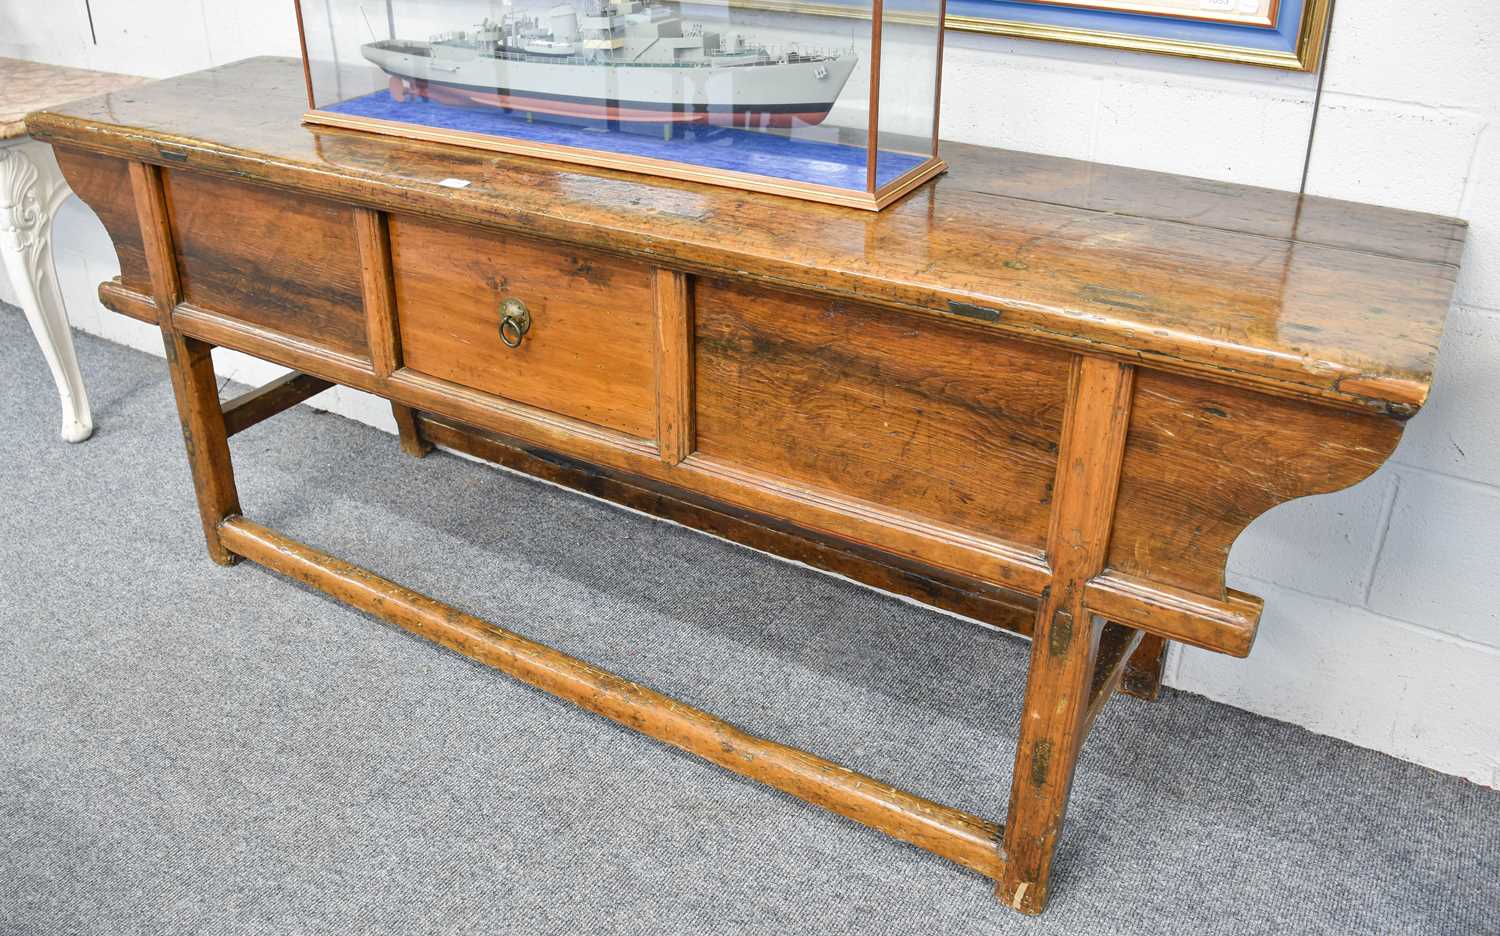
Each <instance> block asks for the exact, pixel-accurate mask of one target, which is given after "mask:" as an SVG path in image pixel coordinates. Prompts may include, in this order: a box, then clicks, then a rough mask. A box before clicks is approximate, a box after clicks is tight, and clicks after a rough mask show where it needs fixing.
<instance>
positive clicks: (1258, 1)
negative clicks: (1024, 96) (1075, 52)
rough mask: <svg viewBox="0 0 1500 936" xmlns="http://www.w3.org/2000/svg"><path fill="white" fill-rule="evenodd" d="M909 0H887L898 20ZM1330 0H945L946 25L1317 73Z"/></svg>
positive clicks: (823, 5) (807, 7) (843, 6)
mask: <svg viewBox="0 0 1500 936" xmlns="http://www.w3.org/2000/svg"><path fill="white" fill-rule="evenodd" d="M908 2H909V0H884V6H885V16H886V19H887V21H889V22H893V23H899V22H901V17H902V6H903V5H905V4H906V3H908ZM736 5H738V6H743V7H749V8H754V9H762V10H785V11H792V12H797V13H821V14H824V15H829V16H852V15H857V10H858V5H857V4H855V3H853V2H851V0H738V3H737V4H736ZM1332 6H1333V0H947V25H948V28H949V29H959V30H964V31H967V32H979V33H991V34H994V35H1000V36H1017V37H1020V38H1024V39H1045V40H1048V41H1052V42H1072V43H1078V44H1082V45H1092V46H1102V47H1105V48H1111V49H1131V50H1134V51H1137V52H1155V53H1158V54H1161V55H1180V56H1187V57H1190V58H1199V59H1209V60H1212V61H1218V62H1236V63H1239V64H1244V65H1262V66H1266V67H1270V68H1285V69H1289V70H1292V71H1307V72H1310V71H1316V70H1317V67H1318V62H1319V59H1320V57H1321V54H1322V50H1323V42H1324V37H1325V36H1326V34H1327V30H1328V17H1329V13H1330V10H1331V8H1332Z"/></svg>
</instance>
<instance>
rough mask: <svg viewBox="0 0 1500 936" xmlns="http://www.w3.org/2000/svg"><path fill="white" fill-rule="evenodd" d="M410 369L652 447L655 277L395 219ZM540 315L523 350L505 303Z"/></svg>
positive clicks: (585, 255) (606, 262) (554, 249)
mask: <svg viewBox="0 0 1500 936" xmlns="http://www.w3.org/2000/svg"><path fill="white" fill-rule="evenodd" d="M390 232H391V259H392V268H393V271H394V276H395V289H396V315H397V318H398V320H399V322H400V330H401V356H402V363H403V364H404V365H405V366H406V367H408V368H410V369H412V370H417V371H421V372H422V373H424V374H430V375H432V376H434V377H441V378H443V379H444V380H451V381H453V382H454V383H459V384H463V385H464V386H466V387H472V388H474V389H476V390H483V391H485V392H487V393H493V394H495V395H496V396H501V397H504V398H506V399H508V400H514V401H516V402H518V403H525V404H528V405H530V406H535V407H538V408H540V409H545V410H547V411H549V412H553V413H559V414H561V415H564V416H571V417H573V418H575V419H581V420H584V421H585V422H590V423H593V424H594V425H597V426H604V427H606V428H609V429H616V430H619V431H620V432H625V433H628V434H630V435H633V436H637V437H639V438H643V439H653V438H655V437H656V382H655V381H656V376H655V374H656V371H655V363H654V362H655V359H654V353H655V351H654V344H653V341H654V335H655V329H656V322H655V313H654V309H655V305H654V302H655V297H654V293H653V290H652V278H651V271H650V269H649V268H648V267H646V266H644V265H639V264H631V263H625V262H622V261H619V260H615V259H613V258H610V257H606V256H604V255H601V254H595V253H590V252H587V251H577V250H572V249H569V248H567V247H564V246H560V245H547V244H542V243H539V242H536V241H531V240H527V239H525V238H519V237H513V236H501V235H497V234H492V233H489V232H485V231H480V230H478V229H474V228H465V227H460V226H457V225H447V224H437V223H433V222H429V221H423V220H419V219H415V218H407V217H399V216H395V217H392V218H391V222H390ZM507 299H519V300H520V301H521V302H522V303H524V304H525V305H526V308H527V310H528V311H529V312H530V314H531V319H532V324H531V330H530V331H529V332H527V333H526V335H525V337H524V338H523V339H522V340H521V345H520V347H517V348H511V347H507V346H506V345H505V343H504V342H502V341H501V340H500V304H501V303H502V302H504V301H505V300H507Z"/></svg>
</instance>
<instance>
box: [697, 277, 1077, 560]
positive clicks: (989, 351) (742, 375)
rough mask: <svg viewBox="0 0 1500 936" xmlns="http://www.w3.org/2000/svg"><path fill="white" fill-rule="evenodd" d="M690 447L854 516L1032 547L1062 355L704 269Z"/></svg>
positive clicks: (1043, 508)
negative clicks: (881, 515)
mask: <svg viewBox="0 0 1500 936" xmlns="http://www.w3.org/2000/svg"><path fill="white" fill-rule="evenodd" d="M695 302H696V309H697V311H696V322H697V324H696V350H695V369H696V374H697V386H696V400H697V442H698V454H699V455H700V456H702V457H704V458H708V459H712V460H713V461H714V462H717V463H720V464H725V465H732V466H736V467H738V468H739V469H741V470H743V471H745V472H749V473H753V474H756V475H760V476H764V477H767V478H768V479H770V480H773V481H775V482H779V483H780V484H781V485H785V486H790V487H792V488H794V489H797V490H800V491H805V492H808V494H809V495H811V497H813V498H815V499H818V500H820V501H822V502H823V503H825V504H828V503H838V502H842V503H843V504H845V505H846V506H845V507H843V508H840V509H843V510H845V511H846V512H849V513H850V514H851V516H854V515H862V514H864V513H865V511H862V510H860V509H859V506H858V505H859V504H864V505H878V506H879V508H880V509H881V511H882V512H885V513H888V514H895V515H898V516H900V517H902V518H905V519H906V520H908V521H917V525H919V526H920V525H929V526H937V527H942V528H946V529H948V530H957V531H963V532H967V533H972V534H977V535H980V536H985V537H993V538H998V539H1002V540H1005V541H1006V542H1009V543H1012V544H1015V545H1017V546H1022V547H1025V548H1028V549H1031V550H1039V549H1040V548H1041V547H1042V546H1043V545H1044V544H1045V542H1046V534H1047V518H1048V511H1049V507H1050V502H1051V497H1052V484H1053V477H1054V475H1055V474H1056V471H1057V441H1058V438H1059V435H1060V432H1061V423H1062V415H1063V409H1064V405H1065V401H1066V398H1067V388H1068V376H1069V369H1070V358H1069V356H1068V355H1067V354H1065V353H1063V352H1060V351H1054V350H1051V349H1048V348H1045V347H1042V346H1041V345H1035V344H1029V343H1026V342H1022V341H1016V340H1014V339H1011V338H1008V337H1006V336H1003V335H999V334H996V333H994V332H992V331H987V330H985V329H983V328H981V327H977V326H968V325H963V324H959V323H954V322H949V321H945V320H938V319H933V318H928V317H924V316H916V315H902V314H900V313H897V312H892V311H889V310H883V309H876V308H872V307H868V306H862V305H858V304H855V303H845V302H833V301H829V300H823V299H817V298H813V297H808V296H796V295H793V294H789V293H779V292H773V291H771V290H766V289H762V288H755V289H749V288H746V287H743V286H739V285H735V284H731V283H726V282H718V281H713V280H704V281H700V282H699V284H698V287H697V290H696V293H695Z"/></svg>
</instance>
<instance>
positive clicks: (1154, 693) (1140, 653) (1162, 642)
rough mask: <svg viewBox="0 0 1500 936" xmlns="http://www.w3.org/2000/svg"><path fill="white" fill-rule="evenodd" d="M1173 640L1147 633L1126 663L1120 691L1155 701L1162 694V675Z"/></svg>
mask: <svg viewBox="0 0 1500 936" xmlns="http://www.w3.org/2000/svg"><path fill="white" fill-rule="evenodd" d="M1171 645H1172V642H1171V641H1169V640H1167V639H1166V638H1165V637H1158V636H1156V635H1155V634H1147V635H1146V636H1145V637H1144V638H1142V640H1141V645H1140V646H1139V647H1136V649H1135V653H1133V654H1131V657H1130V662H1129V663H1127V664H1126V665H1125V676H1124V678H1123V679H1121V680H1120V691H1121V692H1123V693H1125V694H1126V695H1131V696H1135V697H1136V698H1137V699H1145V700H1146V701H1148V702H1155V701H1156V699H1157V698H1158V697H1159V696H1160V695H1161V675H1162V671H1163V669H1164V668H1165V667H1166V664H1167V648H1168V647H1170V646H1171Z"/></svg>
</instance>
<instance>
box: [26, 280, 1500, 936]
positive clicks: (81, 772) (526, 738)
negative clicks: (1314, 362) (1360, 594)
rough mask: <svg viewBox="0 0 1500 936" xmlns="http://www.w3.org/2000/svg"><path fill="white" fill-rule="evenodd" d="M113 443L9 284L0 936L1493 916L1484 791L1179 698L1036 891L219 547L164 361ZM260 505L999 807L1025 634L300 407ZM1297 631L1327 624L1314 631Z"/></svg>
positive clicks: (784, 724)
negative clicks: (1021, 891)
mask: <svg viewBox="0 0 1500 936" xmlns="http://www.w3.org/2000/svg"><path fill="white" fill-rule="evenodd" d="M79 354H80V357H81V360H82V364H83V369H84V372H85V374H86V375H87V378H88V384H89V392H90V393H91V394H92V396H93V401H94V405H95V412H96V420H97V423H98V430H97V433H96V434H95V436H94V438H93V439H91V440H90V441H88V442H86V443H84V444H82V445H67V444H65V443H63V442H61V441H60V440H59V439H58V437H57V425H56V424H57V413H56V400H55V398H54V396H53V389H52V385H51V382H50V380H49V379H48V377H47V374H46V371H45V367H44V365H43V363H42V359H41V356H40V354H39V353H38V351H37V349H36V348H35V346H34V345H33V344H32V340H31V337H30V335H29V333H28V332H27V330H26V327H25V323H24V321H23V320H22V318H21V317H20V315H19V313H18V312H16V311H15V310H14V309H9V308H0V374H3V375H4V376H3V378H0V380H3V397H0V398H3V400H4V404H5V407H6V414H5V418H4V419H3V421H0V453H3V454H0V933H5V934H49V936H50V934H60V933H75V932H76V933H107V934H127V933H502V932H511V933H641V934H672V933H734V934H754V933H778V934H781V933H859V934H885V933H890V934H911V933H944V934H947V933H955V934H957V933H1019V932H1035V933H1070V934H1094V933H1097V934H1137V933H1139V934H1159V933H1195V934H1198V933H1202V934H1212V933H1226V934H1227V933H1233V934H1242V933H1380V934H1388V933H1389V934H1394V933H1413V934H1416V933H1421V934H1432V933H1455V934H1460V933H1461V934H1471V933H1496V932H1500V794H1497V793H1495V792H1494V791H1489V790H1485V789H1482V788H1479V787H1476V786H1473V785H1471V784H1469V783H1466V782H1464V781H1461V780H1457V779H1453V778H1450V777H1445V776H1441V775H1439V774H1436V773H1433V772H1431V771H1427V770H1424V769H1422V768H1420V767H1416V766H1413V765H1410V764H1406V763H1402V762H1400V761H1397V760H1394V759H1392V758H1389V757H1386V756H1383V755H1381V754H1376V753H1372V752H1370V751H1365V750H1361V749H1358V748H1355V747H1351V746H1349V745H1346V744H1343V743H1340V742H1337V741H1332V740H1329V739H1327V738H1322V737H1317V736H1314V735H1312V734H1310V733H1308V732H1306V731H1304V730H1302V729H1299V728H1296V727H1292V726H1289V725H1286V724H1281V723H1278V722H1274V721H1269V720H1267V719H1264V718H1258V717H1256V716H1253V715H1250V714H1247V713H1245V712H1241V711H1237V710H1235V709H1232V708H1227V707H1225V706H1221V705H1218V704H1215V703H1212V702H1209V701H1207V700H1205V699H1202V698H1199V697H1196V696H1193V695H1189V694H1185V693H1178V692H1171V691H1168V692H1167V693H1166V694H1165V697H1164V698H1163V699H1162V700H1161V701H1160V702H1158V703H1156V704H1148V703H1142V702H1138V701H1135V700H1132V699H1119V700H1116V701H1115V702H1114V703H1112V704H1111V705H1110V706H1109V707H1108V708H1107V709H1106V710H1105V712H1104V714H1103V715H1102V717H1101V718H1100V720H1099V723H1098V725H1097V726H1096V728H1095V729H1094V733H1093V736H1092V737H1091V739H1090V741H1089V743H1088V746H1087V749H1086V751H1085V753H1084V755H1083V764H1082V768H1081V773H1080V776H1079V779H1078V782H1077V785H1076V787H1075V789H1074V793H1073V800H1072V808H1071V810H1070V813H1069V817H1068V824H1069V827H1068V829H1067V833H1066V835H1065V836H1064V838H1063V843H1062V846H1061V849H1060V856H1059V865H1058V869H1057V874H1056V878H1055V881H1056V884H1055V897H1054V900H1053V904H1052V908H1051V910H1050V911H1049V912H1048V914H1047V915H1046V916H1044V917H1042V918H1040V919H1027V918H1023V917H1020V916H1018V915H1015V914H1012V913H1010V912H1009V911H1006V910H1004V909H1002V908H1000V907H999V906H997V905H996V904H995V903H994V902H993V900H992V898H991V896H990V889H989V887H988V886H987V885H986V882H985V881H983V880H982V879H980V878H979V877H977V876H975V875H972V874H968V873H966V872H964V871H961V870H960V869H958V868H957V867H955V866H952V865H949V864H947V863H946V862H944V861H941V860H939V859H936V858H933V857H931V856H929V855H927V854H925V853H923V852H921V851H918V850H916V849H913V848H909V847H907V846H904V845H901V844H899V843H895V842H892V841H890V840H888V839H886V838H884V837H882V836H880V835H878V834H876V833H873V832H870V831H868V830H866V829H863V828H862V827H860V826H858V825H855V824H853V823H850V822H847V821H844V820H842V819H839V818H836V817H833V816H831V815H829V814H827V813H824V812H821V811H819V810H817V809H814V808H812V807H808V806H805V805H803V804H801V803H800V802H798V801H796V800H794V799H791V798H789V797H786V796H783V795H781V794H779V793H776V792H773V791H770V790H768V789H766V788H763V787H760V786H758V785H755V784H752V783H749V782H746V781H742V780H740V779H738V778H736V777H734V776H732V775H730V774H728V773H726V772H724V771H721V770H719V769H717V768H714V767H712V766H709V765H706V764H704V763H702V762H700V761H697V760H695V759H694V758H692V757H689V756H687V755H684V754H681V753H679V752H676V751H674V750H672V749H670V748H668V747H665V746H663V745H660V744H657V743H655V742H652V741H650V740H647V739H644V738H642V737H640V736H638V735H635V734H633V733H631V732H629V731H626V730H624V729H621V728H618V727H616V726H615V725H613V724H612V723H609V722H607V721H605V720H603V719H600V718H597V717H595V716H592V715H588V714H586V713H583V712H580V711H579V710H577V709H574V708H572V707H570V706H568V705H566V704H565V703H562V702H559V701H557V700H555V699H553V698H551V697H550V696H547V695H545V694H543V693H541V692H537V691H534V690H531V689H528V688H525V687H523V686H521V685H519V684H517V683H515V682H512V681H510V680H509V679H507V678H505V677H504V676H501V675H500V674H498V673H495V672H493V671H490V670H487V669H484V668H483V667H480V666H478V665H475V664H473V663H471V662H469V661H467V660H465V659H463V658H461V657H459V656H456V655H454V654H452V653H449V652H446V651H444V650H441V649H439V648H436V647H434V646H432V645H430V644H427V643H425V642H423V641H421V640H420V639H417V638H415V637H412V636H410V635H407V634H406V633H404V632H402V631H399V630H397V629H394V628H392V627H389V626H386V625H383V624H381V623H379V622H377V621H374V620H372V619H369V618H366V617H363V616H361V615H359V614H357V613H354V612H352V611H349V610H346V609H345V608H343V607H341V606H339V605H338V604H336V603H334V602H332V601H330V600H328V599H325V598H323V597H321V596H320V595H318V594H316V593H314V592H312V591H309V590H306V589H303V588H300V587H297V586H294V585H292V584H290V583H289V582H287V581H285V580H282V579H279V578H278V577H276V576H275V575H273V574H272V573H269V572H266V571H264V570H261V569H258V568H256V567H254V566H251V565H242V566H239V567H237V568H233V569H224V568H220V567H218V566H215V565H213V564H212V563H210V562H209V561H208V559H207V558H206V556H205V554H204V550H203V544H202V541H201V539H200V532H199V528H198V523H197V520H196V514H195V508H194V501H193V496H192V493H191V489H190V487H189V480H188V473H187V470H186V467H185V464H184V460H183V457H182V452H181V440H180V437H179V435H178V430H177V426H176V420H175V416H174V415H173V411H172V400H171V391H170V389H169V387H168V384H167V380H166V373H165V365H164V364H163V362H161V361H160V360H158V359H155V358H152V357H149V356H147V355H144V354H141V353H138V352H134V351H130V350H126V349H124V348H121V347H118V346H115V345H111V344H108V343H106V342H102V341H99V340H96V339H92V338H89V337H86V336H80V338H79ZM233 448H234V456H235V459H236V463H237V468H238V470H239V478H240V491H241V498H242V501H243V504H244V506H245V509H246V513H247V515H249V516H251V517H253V518H255V519H258V520H260V521H262V522H265V523H269V524H272V525H274V526H277V527H279V528H283V529H285V530H287V531H288V532H290V533H291V534H292V535H294V536H297V537H299V538H301V539H303V540H305V541H307V542H310V543H313V544H315V545H318V546H321V547H323V548H326V549H329V550H330V551H332V552H334V553H335V554H336V555H339V556H341V557H344V558H348V559H351V560H353V561H356V562H360V563H363V564H366V565H368V566H370V567H372V568H374V569H375V570H377V571H379V572H381V573H383V574H385V575H387V576H389V577H391V578H394V579H396V580H397V581H400V582H403V583H405V584H408V585H411V586H413V587H415V588H418V589H421V590H425V591H427V592H429V593H431V594H434V595H436V596H439V597H442V598H444V599H446V600H449V601H451V602H453V603H455V604H457V605H459V606H461V607H463V608H465V609H468V610H472V611H474V612H476V613H479V614H482V615H485V616H487V617H489V618H490V619H491V620H494V621H496V622H497V623H499V624H501V625H503V626H506V627H510V628H513V629H516V630H519V631H522V632H524V633H526V634H528V635H531V636H534V637H537V638H539V639H541V640H543V641H545V642H548V643H551V644H553V645H555V646H558V647H561V648H563V649H565V650H567V651H569V652H572V653H574V654H576V655H579V656H582V657H584V658H585V659H588V660H590V661H593V662H595V663H598V664H600V665H602V666H605V667H607V668H610V669H613V670H615V671H617V672H620V673H622V674H624V675H627V676H630V677H633V678H636V679H639V680H642V681H644V682H646V683H648V684H650V685H652V686H654V687H656V688H658V689H661V690H663V691H665V692H668V693H671V694H674V695H676V696H678V697H680V698H682V699H685V700H687V701H689V702H691V703H693V704H695V705H698V706H700V707H703V708H706V709H708V710H709V711H712V712H715V713H717V714H720V715H723V716H725V717H728V718H730V719H731V720H733V721H735V722H737V723H739V724H741V725H742V726H745V727H747V728H748V729H750V730H752V731H755V732H758V733H761V734H764V735H769V736H772V737H776V738H778V739H782V740H786V741H789V742H791V743H794V744H798V745H801V746H803V747H806V748H808V749H810V750H812V751H815V752H817V753H819V754H822V755H824V756H827V757H831V758H833V759H835V760H838V761H840V762H843V763H846V764H849V765H851V766H854V767H856V768H859V769H861V770H864V771H866V772H868V773H871V774H874V775H875V776H878V777H881V778H883V779H886V780H889V781H891V782H894V783H896V784H898V785H902V786H905V787H907V788H909V789H913V790H915V791H918V792H920V793H922V794H925V795H927V796H930V797H933V798H935V799H939V800H942V801H944V802H948V803H952V804H954V805H957V806H960V807H963V808H965V809H968V810H970V811H973V812H977V813H980V814H982V815H987V816H991V817H995V818H1001V817H1002V816H1003V813H1004V804H1005V797H1006V791H1007V789H1008V783H1009V773H1010V762H1011V757H1012V754H1013V752H1014V746H1015V738H1014V731H1015V725H1016V719H1017V711H1018V704H1019V700H1020V695H1021V686H1022V683H1023V677H1024V673H1025V663H1026V645H1025V644H1024V643H1023V642H1021V641H1019V640H1016V639H1014V638H1010V637H1007V636H1004V635H999V634H995V633H991V632H988V631H985V630H983V629H980V628H978V627H977V626H971V625H967V624H965V623H963V622H959V621H955V620H953V619H950V618H947V617H943V616H940V615H937V614H932V613H928V612H926V611H924V610H922V609H918V608H915V607H912V606H909V605H906V604H903V603H901V602H898V601H895V600H892V599H889V598H886V597H884V596H881V595H878V594H875V593H872V592H869V591H866V590H864V589H861V588H859V587H856V586H853V585H850V584H847V583H845V582H842V581H838V580H834V579H831V578H827V577H824V576H821V575H818V574H816V573H813V572H810V571H807V570H805V569H801V568H798V567H794V566H790V565H787V564H784V563H780V562H777V561H775V560H773V559H770V558H767V557H765V556H761V555H759V554H756V553H753V552H750V551H748V550H745V549H741V548H738V547H736V546H732V545H729V544H725V543H722V542H719V541H716V540H713V539H710V538H708V537H705V536H701V535H699V534H696V533H693V532H690V531H687V530H683V529H680V528H676V527H673V526H670V525H667V524H663V523H658V522H656V521H653V520H650V519H647V518H644V517H641V516H637V515H634V514H630V513H627V512H623V511H620V510H618V509H615V508H612V507H610V506H607V505H603V504H600V503H596V502H592V501H589V500H587V499H584V498H581V497H579V496H576V495H572V494H569V493H566V492H562V491H559V490H556V489H554V488H551V487H548V486H546V485H542V484H539V483H536V482H533V481H529V480H526V479H522V478H518V477H515V476H512V475H509V474H506V473H503V472H499V471H495V470H492V469H489V468H487V467H484V466H481V465H476V464H473V463H470V462H466V461H464V460H462V459H459V458H456V457H453V456H450V455H445V454H436V455H433V456H431V457H429V458H427V459H425V460H423V461H416V460H413V459H409V458H406V457H404V456H402V455H401V454H400V452H399V450H398V449H397V446H396V443H395V441H394V439H392V438H391V437H389V436H386V435H383V434H381V433H379V432H376V431H375V430H372V429H369V428H367V427H364V426H361V425H358V424H356V423H353V422H350V421H347V420H344V419H342V418H339V417H336V416H332V415H328V414H320V413H316V412H314V411H313V410H311V409H309V408H306V407H300V408H298V409H296V410H294V411H292V412H290V413H287V414H284V415H283V416H281V417H279V418H278V419H276V420H273V421H271V422H269V423H265V424H262V425H261V426H258V427H256V428H254V429H252V430H250V431H248V432H246V433H244V434H243V435H241V436H238V437H236V439H235V440H234V443H233ZM1308 623H1309V626H1316V622H1308Z"/></svg>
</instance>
